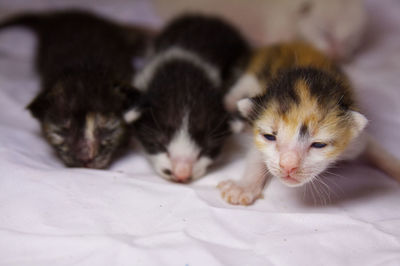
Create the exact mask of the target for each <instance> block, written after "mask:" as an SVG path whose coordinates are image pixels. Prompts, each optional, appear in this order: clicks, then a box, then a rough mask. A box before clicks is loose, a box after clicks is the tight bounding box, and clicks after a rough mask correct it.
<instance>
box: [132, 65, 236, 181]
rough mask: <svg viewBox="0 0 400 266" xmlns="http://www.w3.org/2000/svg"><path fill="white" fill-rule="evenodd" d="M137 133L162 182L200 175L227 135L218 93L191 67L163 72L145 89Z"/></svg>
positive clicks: (169, 67) (173, 67)
mask: <svg viewBox="0 0 400 266" xmlns="http://www.w3.org/2000/svg"><path fill="white" fill-rule="evenodd" d="M146 97H147V101H146V102H147V103H146V104H145V109H143V111H142V115H141V117H140V118H139V119H138V121H137V122H135V125H134V127H135V134H136V136H137V137H138V139H139V140H140V142H141V143H142V145H143V147H144V148H145V150H146V152H147V153H148V155H149V160H150V162H151V164H152V166H153V167H154V169H155V171H156V172H157V173H158V174H159V175H160V176H162V177H163V178H165V179H167V180H171V181H175V182H182V183H187V182H189V181H192V180H195V179H198V178H199V177H201V176H203V175H204V174H205V173H206V171H207V168H208V167H209V165H210V164H211V163H212V162H213V161H214V159H215V158H216V157H217V156H218V154H219V153H220V150H221V148H222V146H223V144H224V141H225V139H226V138H227V136H229V135H230V133H231V130H230V126H229V121H230V116H229V115H228V113H227V112H226V110H225V109H224V107H223V104H222V94H221V93H220V92H219V91H218V88H215V87H214V85H213V84H212V83H211V82H210V81H208V79H206V78H205V77H204V73H203V72H202V71H201V70H198V69H197V68H195V67H193V66H192V65H191V64H187V63H183V62H178V63H170V64H166V65H165V66H163V67H161V68H160V70H159V71H158V72H157V73H156V77H155V78H154V79H153V80H152V81H151V82H150V84H149V86H148V88H147V95H146Z"/></svg>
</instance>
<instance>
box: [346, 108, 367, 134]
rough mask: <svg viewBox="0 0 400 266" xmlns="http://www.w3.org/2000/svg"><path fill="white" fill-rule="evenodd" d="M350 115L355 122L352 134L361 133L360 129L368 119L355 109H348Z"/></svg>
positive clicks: (361, 129)
mask: <svg viewBox="0 0 400 266" xmlns="http://www.w3.org/2000/svg"><path fill="white" fill-rule="evenodd" d="M350 115H351V117H352V118H353V121H354V123H355V127H354V130H353V131H354V136H355V137H356V136H358V135H359V134H360V133H361V131H363V130H364V128H365V126H366V125H367V124H368V119H367V118H366V117H365V116H364V115H362V114H361V113H359V112H357V111H350Z"/></svg>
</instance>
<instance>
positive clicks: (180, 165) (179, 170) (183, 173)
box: [172, 161, 192, 182]
mask: <svg viewBox="0 0 400 266" xmlns="http://www.w3.org/2000/svg"><path fill="white" fill-rule="evenodd" d="M172 172H173V174H174V176H175V178H176V180H177V181H179V182H186V181H188V180H189V179H190V177H191V175H192V164H191V163H189V162H185V161H177V162H175V164H173V169H172Z"/></svg>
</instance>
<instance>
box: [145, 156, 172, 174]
mask: <svg viewBox="0 0 400 266" xmlns="http://www.w3.org/2000/svg"><path fill="white" fill-rule="evenodd" d="M148 159H149V161H150V163H151V164H152V165H153V168H154V170H155V171H156V172H157V174H159V175H160V176H162V177H164V178H165V179H167V180H172V176H169V175H166V174H165V173H164V172H163V170H164V169H168V170H170V171H171V169H172V165H171V160H170V159H169V158H168V155H167V153H165V152H162V153H157V154H154V155H149V156H148Z"/></svg>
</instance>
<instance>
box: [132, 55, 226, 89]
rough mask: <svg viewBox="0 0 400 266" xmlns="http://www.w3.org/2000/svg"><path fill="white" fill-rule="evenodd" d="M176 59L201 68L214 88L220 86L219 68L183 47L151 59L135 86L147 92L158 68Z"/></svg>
mask: <svg viewBox="0 0 400 266" xmlns="http://www.w3.org/2000/svg"><path fill="white" fill-rule="evenodd" d="M174 59H179V60H185V61H187V62H190V63H191V64H193V65H195V66H197V67H199V68H201V69H202V70H203V71H204V73H205V74H206V75H207V77H208V78H209V80H210V81H211V82H212V83H213V85H214V86H219V85H220V84H221V78H220V72H219V70H218V68H217V67H215V66H214V65H212V64H210V63H209V62H206V61H205V60H204V59H202V58H201V57H199V56H198V55H196V54H195V53H192V52H190V51H188V50H185V49H183V48H181V47H172V48H169V49H168V50H166V51H164V52H162V53H160V54H157V55H156V56H155V57H154V58H152V59H150V62H149V63H148V64H147V65H146V67H145V68H143V70H142V71H141V72H140V73H139V74H138V75H137V76H136V78H135V80H134V86H135V87H136V88H138V89H139V90H141V91H145V90H146V89H147V86H148V84H149V82H150V81H151V80H152V79H153V76H154V74H155V73H156V71H157V70H158V68H159V67H160V66H162V65H163V64H164V63H166V62H168V61H171V60H174Z"/></svg>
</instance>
